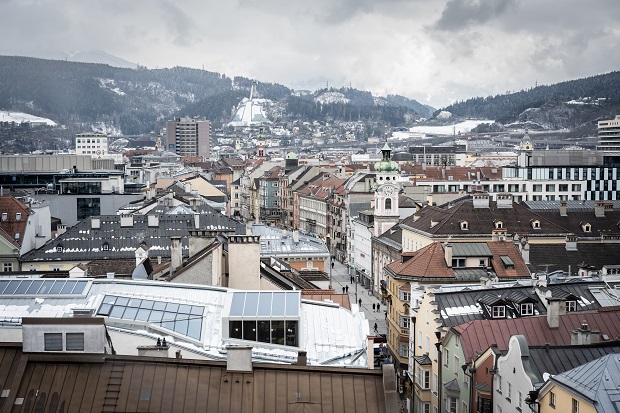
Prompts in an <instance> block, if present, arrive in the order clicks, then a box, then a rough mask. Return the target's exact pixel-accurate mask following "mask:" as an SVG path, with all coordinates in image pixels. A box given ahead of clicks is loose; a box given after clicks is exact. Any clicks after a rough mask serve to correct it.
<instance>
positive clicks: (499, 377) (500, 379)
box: [497, 374, 502, 394]
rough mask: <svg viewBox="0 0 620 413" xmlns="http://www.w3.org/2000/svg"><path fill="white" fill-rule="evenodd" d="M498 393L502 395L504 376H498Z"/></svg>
mask: <svg viewBox="0 0 620 413" xmlns="http://www.w3.org/2000/svg"><path fill="white" fill-rule="evenodd" d="M497 391H498V392H499V393H500V394H501V393H502V376H500V375H499V374H498V375H497Z"/></svg>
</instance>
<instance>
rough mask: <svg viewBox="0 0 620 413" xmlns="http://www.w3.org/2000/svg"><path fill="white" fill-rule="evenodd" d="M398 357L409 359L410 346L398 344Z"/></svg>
mask: <svg viewBox="0 0 620 413" xmlns="http://www.w3.org/2000/svg"><path fill="white" fill-rule="evenodd" d="M398 355H399V356H400V357H404V358H407V357H409V345H408V344H407V343H398Z"/></svg>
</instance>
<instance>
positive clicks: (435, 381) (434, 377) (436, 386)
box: [433, 373, 439, 394]
mask: <svg viewBox="0 0 620 413" xmlns="http://www.w3.org/2000/svg"><path fill="white" fill-rule="evenodd" d="M438 387H439V377H438V376H437V373H433V393H435V394H437V388H438Z"/></svg>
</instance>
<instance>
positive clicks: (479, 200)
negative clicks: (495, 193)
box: [473, 194, 489, 209]
mask: <svg viewBox="0 0 620 413" xmlns="http://www.w3.org/2000/svg"><path fill="white" fill-rule="evenodd" d="M473 206H474V208H486V209H488V208H489V194H474V201H473Z"/></svg>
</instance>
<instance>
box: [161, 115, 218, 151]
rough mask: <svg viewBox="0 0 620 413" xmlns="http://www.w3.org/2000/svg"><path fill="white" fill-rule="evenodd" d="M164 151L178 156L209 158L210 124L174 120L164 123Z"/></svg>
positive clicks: (203, 121) (185, 119)
mask: <svg viewBox="0 0 620 413" xmlns="http://www.w3.org/2000/svg"><path fill="white" fill-rule="evenodd" d="M166 143H167V147H166V150H168V151H170V152H174V153H176V154H177V155H180V156H202V157H203V158H204V159H209V157H210V156H211V122H209V121H205V120H196V119H191V118H176V119H174V120H172V121H169V122H167V123H166Z"/></svg>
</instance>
